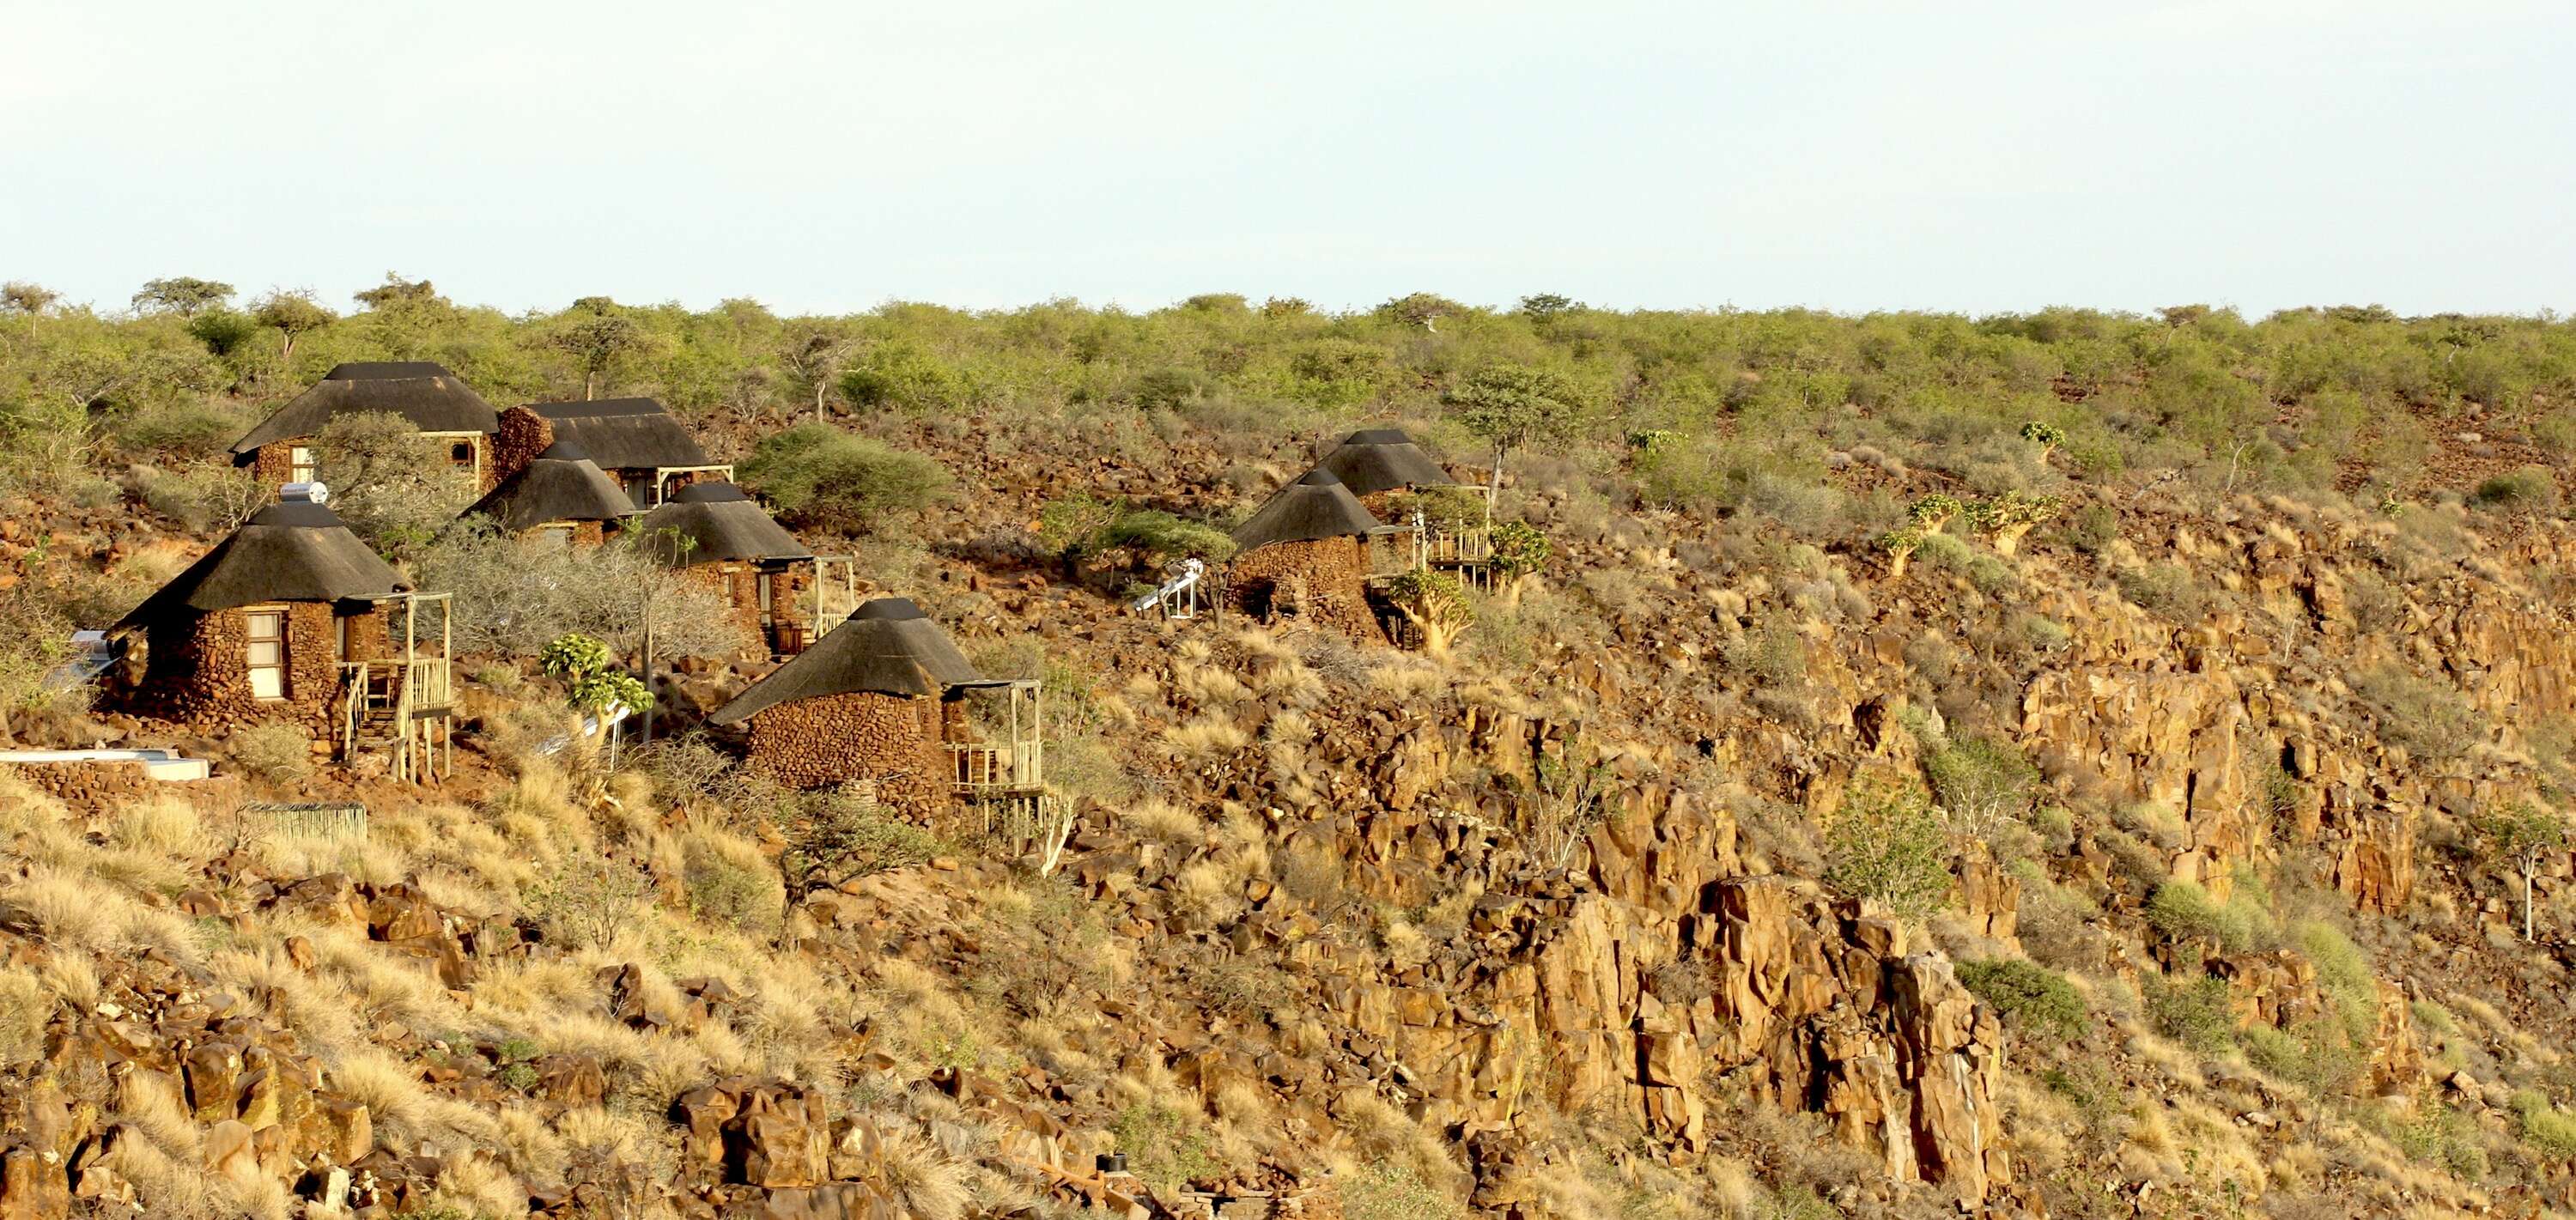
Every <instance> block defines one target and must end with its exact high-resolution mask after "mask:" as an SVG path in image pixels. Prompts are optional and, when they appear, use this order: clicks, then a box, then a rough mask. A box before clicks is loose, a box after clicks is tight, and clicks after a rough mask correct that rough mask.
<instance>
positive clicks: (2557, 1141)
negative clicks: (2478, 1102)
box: [2513, 1089, 2576, 1162]
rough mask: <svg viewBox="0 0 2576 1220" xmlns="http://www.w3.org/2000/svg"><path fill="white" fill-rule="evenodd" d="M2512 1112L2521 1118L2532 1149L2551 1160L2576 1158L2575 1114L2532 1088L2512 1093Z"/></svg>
mask: <svg viewBox="0 0 2576 1220" xmlns="http://www.w3.org/2000/svg"><path fill="white" fill-rule="evenodd" d="M2513 1112H2514V1115H2515V1117H2517V1118H2519V1119H2520V1120H2521V1127H2522V1142H2523V1143H2525V1144H2528V1145H2530V1147H2531V1149H2532V1151H2534V1152H2537V1153H2539V1154H2540V1155H2541V1156H2543V1157H2546V1158H2548V1159H2549V1160H2552V1161H2561V1162H2563V1161H2570V1160H2576V1115H2571V1114H2569V1113H2568V1112H2567V1111H2565V1110H2562V1109H2559V1108H2558V1107H2557V1106H2554V1105H2551V1104H2550V1103H2549V1099H2548V1098H2547V1097H2545V1096H2543V1095H2541V1094H2540V1093H2539V1092H2538V1091H2536V1090H2532V1089H2524V1090H2522V1091H2521V1092H2518V1093H2515V1094H2514V1095H2513Z"/></svg>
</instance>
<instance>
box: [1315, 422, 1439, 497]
mask: <svg viewBox="0 0 2576 1220" xmlns="http://www.w3.org/2000/svg"><path fill="white" fill-rule="evenodd" d="M1315 468H1316V469H1318V470H1328V471H1331V472H1332V473H1333V476H1334V477H1335V478H1338V479H1340V480H1341V481H1342V486H1344V487H1348V488H1350V489H1351V494H1352V495H1355V496H1373V495H1376V494H1377V493H1379V492H1381V491H1392V490H1394V489H1396V488H1398V487H1445V486H1448V485H1449V484H1452V483H1455V482H1456V481H1457V480H1455V479H1452V478H1450V477H1449V472H1448V471H1446V470H1442V469H1441V468H1440V463H1438V462H1435V461H1432V460H1431V455H1430V454H1427V453H1424V452H1423V451H1422V446H1420V445H1417V444H1414V443H1413V438H1412V437H1410V436H1407V435H1405V433H1404V430H1403V429H1401V428H1364V429H1362V430H1360V431H1358V432H1354V433H1351V434H1350V435H1349V436H1347V437H1344V438H1342V443H1341V445H1340V446H1339V447H1337V448H1335V449H1334V450H1333V451H1332V452H1331V453H1327V454H1325V455H1324V460H1322V461H1320V462H1317V463H1315Z"/></svg>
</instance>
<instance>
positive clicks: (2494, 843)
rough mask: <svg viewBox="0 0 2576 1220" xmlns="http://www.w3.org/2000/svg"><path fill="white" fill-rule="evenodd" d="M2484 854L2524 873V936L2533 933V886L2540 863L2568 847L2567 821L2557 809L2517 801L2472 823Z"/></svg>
mask: <svg viewBox="0 0 2576 1220" xmlns="http://www.w3.org/2000/svg"><path fill="white" fill-rule="evenodd" d="M2470 828H2471V830H2473V831H2474V832H2475V833H2476V837H2477V843H2478V846H2479V847H2480V849H2481V852H2482V854H2483V855H2485V856H2486V858H2487V859H2488V860H2490V861H2493V862H2495V863H2497V864H2500V865H2504V866H2506V867H2509V868H2511V869H2513V870H2514V871H2515V872H2516V873H2517V874H2519V875H2520V876H2521V877H2522V939H2524V940H2525V941H2529V940H2530V939H2531V936H2532V914H2531V887H2532V879H2533V878H2534V876H2536V875H2537V874H2538V873H2539V872H2540V865H2541V863H2542V862H2543V861H2545V860H2547V859H2548V858H2549V857H2551V856H2553V855H2559V854H2562V853H2564V852H2565V851H2566V850H2567V823H2566V821H2565V819H2563V818H2561V817H2559V816H2558V815H2557V814H2556V813H2555V812H2552V811H2550V810H2547V809H2543V808H2541V807H2539V806H2537V805H2533V804H2530V803H2529V802H2524V801H2517V802H2515V803H2513V804H2511V805H2507V806H2505V807H2504V808H2502V809H2496V810H2489V811H2487V812H2486V813H2485V814H2484V815H2483V816H2481V817H2479V818H2477V819H2476V820H2475V821H2474V822H2473V823H2471V827H2470Z"/></svg>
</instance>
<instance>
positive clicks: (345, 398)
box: [232, 360, 501, 462]
mask: <svg viewBox="0 0 2576 1220" xmlns="http://www.w3.org/2000/svg"><path fill="white" fill-rule="evenodd" d="M376 411H381V412H387V413H390V414H394V415H399V416H402V417H403V418H404V419H407V420H409V421H411V424H412V426H413V427H415V428H418V429H420V430H421V431H423V432H441V433H468V432H471V433H481V434H483V435H486V436H488V435H490V434H491V433H492V431H493V430H494V429H495V428H498V427H499V426H500V419H501V417H500V415H499V413H497V412H495V411H494V410H493V409H492V404H490V403H487V402H485V401H483V397H482V395H479V394H476V393H475V392H474V389H473V387H471V386H468V385H466V384H465V382H464V380H463V379H461V378H459V377H458V376H457V375H456V374H454V373H451V372H448V371H447V369H446V367H445V366H443V365H440V364H438V363H436V362H434V361H428V360H363V361H352V362H349V363H346V364H339V365H334V366H332V369H331V371H330V372H328V373H325V374H323V375H322V380H320V381H318V382H316V383H314V385H313V388H311V389H309V390H306V391H304V392H303V393H301V394H298V395H296V396H295V398H294V400H293V401H290V402H288V403H287V404H286V405H285V406H283V407H279V408H278V409H277V412H276V413H275V414H273V415H271V416H269V417H268V418H267V419H265V420H262V421H260V424H259V426H258V427H256V428H253V429H251V430H250V432H249V434H248V435H245V436H243V437H242V438H241V439H240V440H238V441H234V442H233V450H232V452H233V459H234V461H236V462H248V461H250V460H251V458H252V456H253V455H255V454H256V453H257V452H258V451H259V449H260V448H261V447H262V446H264V445H272V444H275V443H277V442H279V441H288V440H296V439H298V438H301V437H308V436H314V435H317V434H319V433H320V432H321V431H322V430H323V429H324V428H327V427H329V426H330V424H331V421H332V420H333V419H335V418H337V417H339V416H342V415H350V414H358V413H363V412H376Z"/></svg>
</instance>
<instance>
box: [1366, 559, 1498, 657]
mask: <svg viewBox="0 0 2576 1220" xmlns="http://www.w3.org/2000/svg"><path fill="white" fill-rule="evenodd" d="M1386 591H1387V598H1388V600H1389V601H1390V602H1392V603H1393V604H1394V606H1395V612H1396V613H1397V614H1400V615H1403V616H1404V621H1406V622H1408V623H1411V624H1413V627H1414V630H1416V631H1418V632H1420V633H1421V635H1422V651H1424V652H1426V653H1428V654H1430V655H1432V656H1434V657H1446V656H1448V655H1449V647H1450V645H1451V644H1452V643H1454V642H1456V640H1457V638H1458V636H1459V634H1460V633H1462V632H1464V631H1466V630H1467V628H1469V627H1471V626H1474V625H1475V622H1476V608H1475V607H1474V606H1472V605H1470V604H1468V602H1467V590H1466V587H1465V586H1463V585H1461V584H1459V583H1458V578H1457V577H1456V576H1453V575H1451V574H1449V573H1447V572H1439V571H1433V570H1431V569H1428V568H1416V569H1414V570H1413V571H1410V572H1407V573H1405V574H1404V575H1402V576H1398V577H1396V578H1395V579H1394V580H1392V581H1389V582H1387V589H1386Z"/></svg>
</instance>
